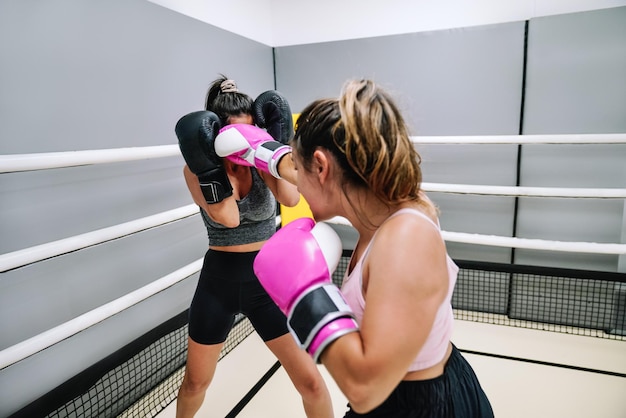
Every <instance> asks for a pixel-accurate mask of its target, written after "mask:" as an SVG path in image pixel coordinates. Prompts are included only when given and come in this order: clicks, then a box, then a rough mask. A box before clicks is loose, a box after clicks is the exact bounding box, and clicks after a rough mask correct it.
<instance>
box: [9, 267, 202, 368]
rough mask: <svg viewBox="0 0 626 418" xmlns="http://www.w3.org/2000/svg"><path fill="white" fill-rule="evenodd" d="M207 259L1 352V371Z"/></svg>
mask: <svg viewBox="0 0 626 418" xmlns="http://www.w3.org/2000/svg"><path fill="white" fill-rule="evenodd" d="M203 261H204V259H203V258H200V259H198V260H196V261H194V262H192V263H190V264H187V265H186V266H184V267H182V268H180V269H178V270H176V271H174V272H172V273H170V274H168V275H167V276H164V277H162V278H160V279H158V280H155V281H154V282H152V283H149V284H147V285H146V286H143V287H141V288H139V289H137V290H135V291H133V292H131V293H128V294H126V295H124V296H122V297H120V298H117V299H115V300H113V301H111V302H109V303H106V304H104V305H102V306H100V307H98V308H96V309H93V310H91V311H89V312H86V313H84V314H82V315H80V316H78V317H76V318H74V319H71V320H69V321H67V322H64V323H63V324H60V325H58V326H56V327H54V328H51V329H49V330H47V331H44V332H42V333H41V334H38V335H35V336H34V337H31V338H29V339H27V340H24V341H22V342H20V343H17V344H15V345H12V346H10V347H8V348H5V349H4V350H2V351H0V370H1V369H4V368H5V367H8V366H10V365H12V364H14V363H17V362H18V361H21V360H23V359H25V358H27V357H30V356H32V355H33V354H36V353H38V352H40V351H42V350H45V349H46V348H48V347H50V346H52V345H54V344H56V343H58V342H60V341H63V340H64V339H66V338H69V337H71V336H72V335H75V334H77V333H79V332H81V331H83V330H85V329H87V328H89V327H91V326H93V325H95V324H97V323H99V322H102V321H104V320H105V319H107V318H109V317H111V316H113V315H115V314H118V313H120V312H122V311H123V310H125V309H128V308H129V307H131V306H134V305H136V304H138V303H139V302H141V301H143V300H146V299H148V298H149V297H151V296H154V295H156V294H157V293H159V292H162V291H163V290H165V289H167V288H169V287H172V286H174V285H175V284H176V283H178V282H180V281H182V280H184V279H186V278H187V277H189V276H191V275H192V274H194V273H196V272H198V271H200V269H201V267H202V263H203Z"/></svg>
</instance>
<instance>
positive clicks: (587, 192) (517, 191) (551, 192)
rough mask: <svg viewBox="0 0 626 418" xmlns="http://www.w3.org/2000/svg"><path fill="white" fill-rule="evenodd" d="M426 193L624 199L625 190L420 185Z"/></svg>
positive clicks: (443, 184) (625, 197) (442, 184)
mask: <svg viewBox="0 0 626 418" xmlns="http://www.w3.org/2000/svg"><path fill="white" fill-rule="evenodd" d="M422 189H423V190H424V191H426V192H441V193H457V194H473V195H494V196H521V197H570V198H579V199H626V189H590V188H561V187H523V186H483V185H472V184H448V183H422Z"/></svg>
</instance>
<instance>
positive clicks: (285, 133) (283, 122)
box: [252, 90, 293, 144]
mask: <svg viewBox="0 0 626 418" xmlns="http://www.w3.org/2000/svg"><path fill="white" fill-rule="evenodd" d="M252 117H253V118H254V123H255V124H256V125H257V126H258V127H260V128H265V129H266V130H267V132H268V133H269V134H270V135H271V136H272V138H274V139H275V140H276V141H278V142H280V143H282V144H287V143H288V142H289V141H290V140H291V139H292V138H293V118H292V116H291V108H290V107H289V103H288V102H287V99H286V98H285V97H284V96H283V95H282V94H280V93H279V92H277V91H276V90H268V91H266V92H264V93H261V94H260V95H259V97H257V98H256V99H255V100H254V106H253V115H252Z"/></svg>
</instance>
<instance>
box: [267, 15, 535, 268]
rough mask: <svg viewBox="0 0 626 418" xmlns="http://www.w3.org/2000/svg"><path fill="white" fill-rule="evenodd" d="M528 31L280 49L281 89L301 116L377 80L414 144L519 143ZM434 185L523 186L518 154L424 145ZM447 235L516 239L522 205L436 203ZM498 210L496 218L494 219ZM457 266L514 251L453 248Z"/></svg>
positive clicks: (520, 26)
mask: <svg viewBox="0 0 626 418" xmlns="http://www.w3.org/2000/svg"><path fill="white" fill-rule="evenodd" d="M524 26H525V23H524V22H513V23H506V24H498V25H488V26H481V27H473V28H462V29H453V30H442V31H434V32H424V33H413V34H406V35H394V36H384V37H376V38H367V39H357V40H349V41H337V42H327V43H318V44H310V45H297V46H289V47H281V48H276V51H275V55H276V84H277V88H278V89H279V90H281V91H283V92H284V93H285V94H286V95H287V97H289V100H290V103H291V104H292V107H293V109H294V112H299V111H301V110H302V108H303V107H304V106H305V105H306V104H308V103H309V102H311V101H312V100H314V99H317V98H320V97H335V96H337V95H338V94H339V91H340V88H341V85H342V84H343V83H344V81H345V80H347V79H349V78H361V77H367V78H371V79H373V80H375V81H376V82H378V83H379V84H380V85H382V86H383V87H385V88H387V89H388V90H389V91H390V92H391V93H392V94H393V96H394V97H395V98H396V100H397V102H398V104H399V105H400V106H401V108H402V110H403V112H404V115H405V117H406V119H407V121H408V122H409V124H410V126H411V129H412V133H413V134H414V135H490V134H517V133H518V131H519V125H520V109H521V86H522V76H523V52H524V29H525V28H524ZM418 151H419V152H420V154H421V155H422V158H423V165H422V167H423V171H424V182H433V183H438V182H441V183H459V184H491V185H498V186H513V185H515V182H516V160H517V145H463V146H460V145H421V146H418ZM431 197H432V198H433V200H434V201H435V203H437V204H438V205H439V207H440V208H441V223H442V227H443V229H445V230H449V231H457V232H469V233H483V234H492V235H503V236H511V235H512V233H513V212H514V199H513V198H508V197H485V196H458V195H449V194H441V193H432V194H431ZM486 208H488V210H487V209H486ZM448 248H449V250H450V253H451V255H452V256H453V257H455V258H460V259H475V260H476V259H477V260H485V261H499V262H509V261H510V250H509V249H505V248H496V247H477V246H471V245H466V244H455V243H449V244H448Z"/></svg>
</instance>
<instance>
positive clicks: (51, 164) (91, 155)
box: [0, 145, 180, 173]
mask: <svg viewBox="0 0 626 418" xmlns="http://www.w3.org/2000/svg"><path fill="white" fill-rule="evenodd" d="M176 155H180V149H179V148H178V145H157V146H153V147H133V148H111V149H100V150H87V151H66V152H42V153H35V154H8V155H0V173H14V172H18V171H33V170H47V169H50V168H64V167H77V166H81V165H90V164H104V163H117V162H122V161H136V160H147V159H150V158H163V157H173V156H176Z"/></svg>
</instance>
